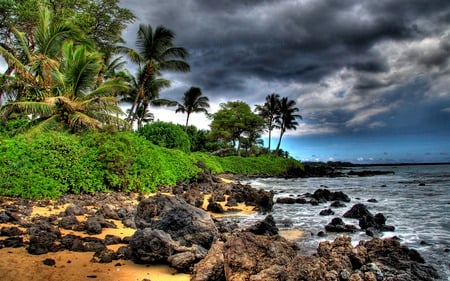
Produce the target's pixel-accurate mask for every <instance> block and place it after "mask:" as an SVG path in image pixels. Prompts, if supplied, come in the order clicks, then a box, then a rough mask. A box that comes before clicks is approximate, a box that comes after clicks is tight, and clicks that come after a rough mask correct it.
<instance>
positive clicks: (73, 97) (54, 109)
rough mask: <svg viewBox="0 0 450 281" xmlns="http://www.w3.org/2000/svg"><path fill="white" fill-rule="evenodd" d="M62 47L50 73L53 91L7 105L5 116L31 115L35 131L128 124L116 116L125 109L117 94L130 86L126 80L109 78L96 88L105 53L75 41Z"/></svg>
mask: <svg viewBox="0 0 450 281" xmlns="http://www.w3.org/2000/svg"><path fill="white" fill-rule="evenodd" d="M62 49H63V55H62V57H61V64H60V65H59V67H58V68H56V69H53V70H52V72H51V77H53V80H52V81H51V84H52V85H53V87H52V88H51V92H50V93H46V94H45V95H44V96H42V97H41V99H39V100H35V101H28V100H24V101H15V102H10V103H8V104H6V105H5V106H3V108H2V110H1V115H2V117H3V118H4V119H7V118H8V117H9V115H10V114H11V113H13V112H20V113H25V114H27V115H31V116H32V122H30V123H29V124H28V125H29V127H32V129H33V130H32V131H33V132H40V131H43V130H48V129H58V130H64V129H69V130H70V131H71V132H72V133H76V132H79V131H81V130H83V129H85V128H89V129H94V130H97V129H100V128H102V127H103V126H104V125H105V124H111V125H117V124H120V123H122V126H125V125H126V122H124V121H123V120H122V119H120V118H118V117H117V115H118V114H122V110H121V109H120V107H119V106H118V103H119V99H118V98H117V96H116V95H117V93H119V92H121V91H124V90H126V89H127V85H126V84H125V83H124V81H123V80H120V79H110V80H108V81H106V82H104V83H102V84H100V85H99V86H98V87H96V86H95V85H96V77H97V74H98V72H99V71H100V70H101V68H102V55H101V54H100V53H98V52H95V51H89V50H88V48H87V47H86V46H84V45H78V46H75V45H74V43H73V42H66V43H64V45H63V48H62Z"/></svg>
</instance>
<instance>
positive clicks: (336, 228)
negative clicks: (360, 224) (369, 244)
mask: <svg viewBox="0 0 450 281" xmlns="http://www.w3.org/2000/svg"><path fill="white" fill-rule="evenodd" d="M325 230H326V231H328V232H355V231H356V230H357V228H356V226H354V225H351V224H345V223H344V221H343V220H342V219H341V218H334V219H332V220H331V222H330V223H329V224H327V225H325Z"/></svg>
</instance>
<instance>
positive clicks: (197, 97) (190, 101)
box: [175, 87, 209, 131]
mask: <svg viewBox="0 0 450 281" xmlns="http://www.w3.org/2000/svg"><path fill="white" fill-rule="evenodd" d="M206 108H209V99H208V97H205V96H202V90H200V88H197V87H191V88H189V90H187V91H186V92H185V93H184V96H183V102H182V103H178V108H177V110H176V111H175V113H178V112H181V113H186V114H187V117H186V126H185V128H184V129H185V131H187V128H188V124H189V116H191V113H198V112H203V113H205V114H207V113H208V110H207V109H206Z"/></svg>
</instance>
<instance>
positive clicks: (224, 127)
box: [210, 101, 264, 155]
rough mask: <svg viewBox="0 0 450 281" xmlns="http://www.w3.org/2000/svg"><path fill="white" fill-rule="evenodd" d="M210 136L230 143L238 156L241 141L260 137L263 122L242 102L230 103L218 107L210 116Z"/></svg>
mask: <svg viewBox="0 0 450 281" xmlns="http://www.w3.org/2000/svg"><path fill="white" fill-rule="evenodd" d="M212 118H213V121H212V122H211V126H210V127H211V135H212V136H213V137H214V138H215V139H217V140H222V141H225V142H231V144H232V147H236V145H237V152H238V155H240V150H241V145H242V143H243V139H244V138H246V137H247V139H248V138H249V137H251V138H253V139H256V137H255V135H258V134H259V135H260V134H261V132H262V130H263V127H264V120H263V119H262V118H261V117H260V116H258V115H257V114H254V113H253V112H252V111H251V109H250V106H249V105H248V104H247V103H245V102H242V101H230V102H227V103H225V104H221V105H220V109H219V111H217V112H216V113H214V114H212Z"/></svg>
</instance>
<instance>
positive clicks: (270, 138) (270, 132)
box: [267, 129, 272, 154]
mask: <svg viewBox="0 0 450 281" xmlns="http://www.w3.org/2000/svg"><path fill="white" fill-rule="evenodd" d="M271 140H272V129H269V152H268V153H267V154H270V142H271Z"/></svg>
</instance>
